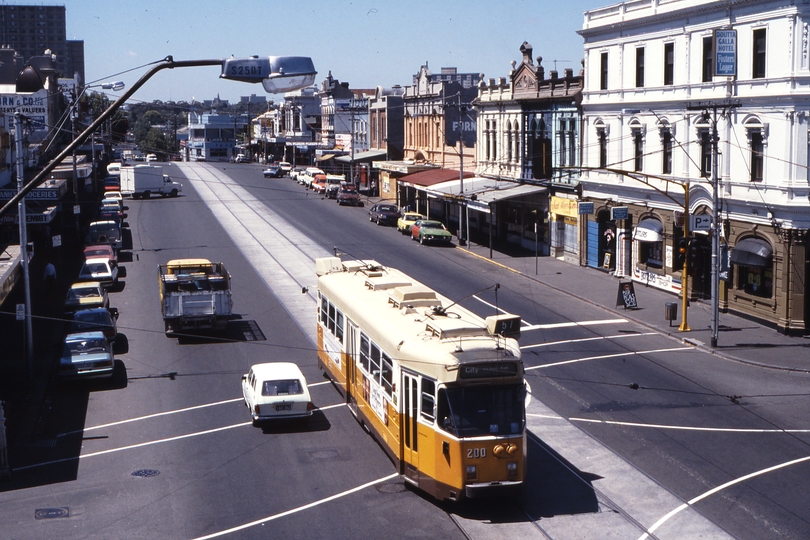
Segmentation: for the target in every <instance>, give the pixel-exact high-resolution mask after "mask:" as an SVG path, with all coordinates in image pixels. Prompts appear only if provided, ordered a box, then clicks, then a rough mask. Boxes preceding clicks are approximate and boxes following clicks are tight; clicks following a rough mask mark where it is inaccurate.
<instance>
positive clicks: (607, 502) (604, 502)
mask: <svg viewBox="0 0 810 540" xmlns="http://www.w3.org/2000/svg"><path fill="white" fill-rule="evenodd" d="M526 434H527V437H528V439H529V440H530V441H531V442H532V443H534V444H535V445H536V446H537V447H538V448H539V449H540V450H542V451H543V452H544V453H545V454H546V455H547V456H549V457H550V458H551V459H553V460H554V461H555V462H556V463H557V464H558V465H559V466H561V467H562V468H564V469H565V470H566V471H568V472H569V473H570V474H571V475H572V476H573V477H574V478H576V480H577V482H579V483H580V484H582V485H583V486H585V487H586V488H587V489H590V490H592V491H593V492H594V494H595V495H596V496H597V498H598V501H599V504H600V506H605V507H607V508H609V509H610V510H611V511H612V512H614V513H616V514H618V515H620V516H621V517H622V518H623V519H624V520H625V521H626V522H627V523H629V524H630V525H632V526H633V527H635V528H636V529H638V531H639V535H640V536H643V535H646V538H649V539H650V540H661V539H660V538H659V537H657V536H655V535H654V534H653V533H651V532H650V531H649V530H647V528H646V527H645V526H644V525H642V524H641V523H639V521H638V520H636V519H635V518H634V517H633V516H631V515H630V514H629V513H628V512H627V511H625V510H624V509H623V508H622V507H621V506H620V505H619V504H617V503H616V502H614V501H613V500H612V499H611V498H610V497H608V496H607V495H606V494H605V493H604V492H603V491H600V490H599V488H597V487H595V486H594V485H593V484H592V483H590V482H588V481H587V480H585V479H584V478H582V475H580V474H579V473H578V472H577V471H576V470H574V469H573V468H572V467H571V466H570V465H569V464H568V463H566V462H565V461H563V460H562V459H560V458H559V456H557V455H556V454H554V452H551V451H549V449H548V448H547V447H546V445H544V444H543V442H542V441H541V440H540V438H539V437H538V436H537V435H535V434H534V433H532V432H531V431H528V430H527V431H526ZM521 511H522V512H523V513H524V514H526V516H527V517H528V518H529V520H530V521H531V522H532V524H533V525H534V526H535V527H536V528H537V529H538V530H539V531H540V533H541V534H542V535H543V536H544V537H545V538H546V539H548V540H553V537H552V536H551V535H549V533H548V531H546V530H545V529H543V527H541V526H540V524H539V523H537V521H536V520H535V519H534V518H532V517H531V515H530V514H529V512H528V510H526V509H525V508H521Z"/></svg>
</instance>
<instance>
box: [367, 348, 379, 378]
mask: <svg viewBox="0 0 810 540" xmlns="http://www.w3.org/2000/svg"><path fill="white" fill-rule="evenodd" d="M369 373H370V374H371V378H372V379H374V381H375V382H376V383H377V384H380V348H379V347H378V346H377V345H376V344H374V343H372V344H371V371H369Z"/></svg>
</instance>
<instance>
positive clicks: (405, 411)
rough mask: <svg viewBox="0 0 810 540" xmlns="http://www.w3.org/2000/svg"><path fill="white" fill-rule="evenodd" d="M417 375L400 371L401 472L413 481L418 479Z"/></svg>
mask: <svg viewBox="0 0 810 540" xmlns="http://www.w3.org/2000/svg"><path fill="white" fill-rule="evenodd" d="M418 422H419V377H417V376H416V375H412V374H410V373H406V372H404V371H403V372H402V425H401V427H400V429H401V430H402V435H401V437H400V440H401V441H402V465H401V468H402V470H401V471H400V472H401V473H402V474H405V476H406V477H407V478H410V479H411V480H413V481H414V482H418V481H419V473H418V472H417V470H418V469H419V437H418V436H417V430H416V428H417V425H418Z"/></svg>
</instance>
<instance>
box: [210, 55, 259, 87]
mask: <svg viewBox="0 0 810 540" xmlns="http://www.w3.org/2000/svg"><path fill="white" fill-rule="evenodd" d="M270 73H271V70H270V59H269V58H258V57H255V58H229V59H227V60H225V61H224V62H223V63H222V75H220V77H222V78H223V79H233V80H237V81H249V82H253V81H260V80H262V79H266V78H267V76H268V75H270Z"/></svg>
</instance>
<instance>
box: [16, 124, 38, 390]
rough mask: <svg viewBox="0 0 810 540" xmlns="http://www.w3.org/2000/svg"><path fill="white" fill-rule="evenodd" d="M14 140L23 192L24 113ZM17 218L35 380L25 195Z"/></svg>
mask: <svg viewBox="0 0 810 540" xmlns="http://www.w3.org/2000/svg"><path fill="white" fill-rule="evenodd" d="M14 137H15V138H16V139H17V140H16V141H14V145H15V149H16V151H17V160H16V161H17V191H18V192H22V190H23V186H24V185H25V162H24V161H23V159H24V156H23V128H22V115H21V114H20V112H19V111H17V112H15V113H14ZM17 218H18V219H19V220H20V256H21V257H22V265H23V287H24V288H25V359H26V372H27V374H28V380H29V381H33V380H34V329H33V324H32V323H31V315H32V313H31V311H32V309H31V277H30V273H29V270H28V234H27V229H28V225H27V221H28V220H27V218H26V215H25V197H23V198H22V199H20V202H18V203H17Z"/></svg>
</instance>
